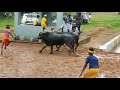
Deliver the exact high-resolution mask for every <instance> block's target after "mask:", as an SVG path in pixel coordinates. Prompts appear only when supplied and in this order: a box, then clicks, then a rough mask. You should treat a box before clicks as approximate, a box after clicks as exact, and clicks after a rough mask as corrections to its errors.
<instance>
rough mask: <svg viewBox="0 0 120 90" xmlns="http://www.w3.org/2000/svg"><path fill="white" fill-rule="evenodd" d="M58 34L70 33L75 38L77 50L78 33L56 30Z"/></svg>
mask: <svg viewBox="0 0 120 90" xmlns="http://www.w3.org/2000/svg"><path fill="white" fill-rule="evenodd" d="M57 33H58V34H66V33H67V34H70V35H72V36H73V37H74V39H75V45H76V46H75V51H76V50H77V47H78V46H79V42H78V41H79V35H77V34H75V33H73V32H57Z"/></svg>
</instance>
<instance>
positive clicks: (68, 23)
mask: <svg viewBox="0 0 120 90" xmlns="http://www.w3.org/2000/svg"><path fill="white" fill-rule="evenodd" d="M81 25H82V17H81V13H79V14H78V15H77V17H76V18H75V20H72V18H71V15H68V16H67V17H63V24H62V26H61V28H60V29H61V30H62V32H74V33H76V34H78V35H79V34H80V33H81Z"/></svg>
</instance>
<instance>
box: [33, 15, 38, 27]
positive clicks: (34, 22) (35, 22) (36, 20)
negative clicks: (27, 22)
mask: <svg viewBox="0 0 120 90" xmlns="http://www.w3.org/2000/svg"><path fill="white" fill-rule="evenodd" d="M33 25H34V26H40V24H39V15H37V17H36V18H35V19H34V21H33Z"/></svg>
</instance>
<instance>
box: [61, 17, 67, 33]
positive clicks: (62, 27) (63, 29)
mask: <svg viewBox="0 0 120 90" xmlns="http://www.w3.org/2000/svg"><path fill="white" fill-rule="evenodd" d="M60 29H62V32H68V25H67V20H66V17H63V24H62V26H61V27H60Z"/></svg>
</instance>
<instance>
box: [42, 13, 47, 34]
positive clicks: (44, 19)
mask: <svg viewBox="0 0 120 90" xmlns="http://www.w3.org/2000/svg"><path fill="white" fill-rule="evenodd" d="M46 17H47V15H46V14H45V15H44V17H43V18H42V20H41V26H42V28H43V32H44V30H45V29H46V26H47V18H46Z"/></svg>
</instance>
